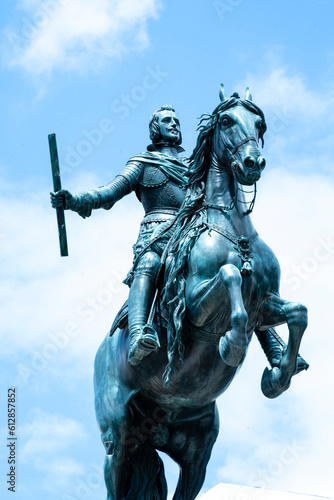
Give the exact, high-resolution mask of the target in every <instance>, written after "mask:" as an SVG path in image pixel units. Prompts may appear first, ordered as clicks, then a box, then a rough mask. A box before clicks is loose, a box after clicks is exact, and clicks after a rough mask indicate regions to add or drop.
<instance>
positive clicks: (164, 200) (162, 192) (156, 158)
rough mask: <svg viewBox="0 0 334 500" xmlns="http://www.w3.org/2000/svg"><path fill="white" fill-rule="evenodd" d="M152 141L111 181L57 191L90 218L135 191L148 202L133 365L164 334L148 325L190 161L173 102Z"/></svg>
mask: <svg viewBox="0 0 334 500" xmlns="http://www.w3.org/2000/svg"><path fill="white" fill-rule="evenodd" d="M149 132H150V139H151V141H152V143H151V144H150V145H149V146H148V147H147V150H148V151H147V152H145V153H141V154H140V155H137V156H133V157H132V158H130V160H129V161H128V163H127V164H126V166H125V168H124V169H123V170H122V172H121V173H120V174H119V175H117V176H116V177H115V179H114V180H112V181H111V182H110V183H109V184H107V185H106V186H103V187H100V188H98V189H95V190H93V191H89V192H86V193H79V194H78V195H72V194H71V193H70V192H69V191H67V190H61V191H58V192H57V193H51V203H52V206H53V207H54V208H57V207H60V206H62V207H63V208H64V209H65V210H68V209H69V210H73V211H75V212H77V213H78V214H79V215H81V217H83V218H85V217H89V216H90V215H91V213H92V210H93V209H98V208H104V209H106V210H109V209H110V208H111V207H112V206H113V205H114V204H115V203H116V202H117V201H118V200H120V199H121V198H123V196H125V195H127V194H129V193H130V192H132V191H135V192H136V195H137V197H138V199H139V200H140V202H141V203H142V204H143V207H144V210H145V216H144V219H143V221H142V223H141V226H140V231H139V236H138V240H137V243H136V244H135V245H134V262H133V267H132V269H131V271H130V272H129V274H128V276H127V278H126V280H125V281H124V282H125V283H126V284H128V285H129V286H130V292H129V302H128V322H129V333H130V350H129V357H128V359H129V362H130V363H131V364H133V365H135V364H138V363H140V361H141V360H142V359H143V358H144V357H145V356H147V355H148V354H150V353H151V352H153V351H156V350H157V349H158V348H159V347H160V344H159V339H158V335H157V333H156V332H155V330H154V329H153V328H152V326H151V325H147V320H148V317H149V313H150V309H151V307H152V302H153V296H154V293H155V288H156V281H157V274H158V271H159V268H160V261H161V255H162V253H163V250H164V248H165V246H166V244H167V241H168V240H169V238H170V236H171V234H172V232H173V221H174V220H175V217H176V214H177V212H178V210H179V208H180V206H181V204H182V202H183V199H184V186H185V183H186V177H187V171H188V165H187V161H186V160H185V159H181V158H178V153H179V152H181V151H184V150H183V148H181V147H180V144H181V142H182V136H181V131H180V122H179V120H178V118H177V117H176V115H175V110H174V108H173V107H172V106H169V105H166V106H162V107H161V108H160V109H158V110H157V111H155V113H154V114H153V115H152V117H151V119H150V123H149Z"/></svg>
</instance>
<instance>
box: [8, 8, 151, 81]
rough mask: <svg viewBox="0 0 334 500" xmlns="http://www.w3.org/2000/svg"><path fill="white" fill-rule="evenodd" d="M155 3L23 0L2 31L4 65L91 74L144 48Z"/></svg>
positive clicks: (39, 72) (41, 71)
mask: <svg viewBox="0 0 334 500" xmlns="http://www.w3.org/2000/svg"><path fill="white" fill-rule="evenodd" d="M160 6H161V2H160V0H48V1H42V0H25V1H24V2H21V4H20V7H21V11H23V13H24V16H23V17H21V19H20V21H19V22H17V23H16V25H15V27H13V26H11V27H9V26H8V27H7V28H6V30H5V31H4V35H5V39H6V45H5V46H4V47H3V51H4V54H5V60H6V62H7V64H8V65H10V66H18V67H20V68H22V69H24V70H25V71H26V72H28V73H31V74H34V75H39V74H42V73H48V72H50V71H52V70H53V69H55V68H58V69H59V68H61V69H65V70H80V71H82V70H83V71H84V70H87V69H88V68H89V71H92V70H95V69H96V68H97V67H98V66H99V65H100V64H104V63H105V62H106V61H107V60H108V59H109V58H113V57H119V56H121V55H122V54H123V53H124V52H125V51H127V50H135V51H141V50H143V49H145V48H146V47H147V46H148V44H149V40H148V35H147V21H148V20H149V19H151V18H156V17H157V15H158V12H159V9H160Z"/></svg>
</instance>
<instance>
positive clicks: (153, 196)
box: [136, 165, 184, 213]
mask: <svg viewBox="0 0 334 500" xmlns="http://www.w3.org/2000/svg"><path fill="white" fill-rule="evenodd" d="M138 184H139V187H138V189H137V190H136V193H137V196H138V198H139V199H140V201H141V203H142V204H143V207H144V209H145V212H146V213H147V212H150V211H152V210H155V209H158V208H163V207H166V208H168V207H170V208H180V206H181V205H182V202H183V198H184V192H183V189H182V188H181V187H180V186H179V185H178V184H176V183H175V182H174V181H172V180H170V178H169V177H168V175H167V174H166V173H164V172H162V171H161V170H160V169H159V167H156V166H154V165H145V167H144V169H143V173H142V175H141V178H140V179H139V182H138Z"/></svg>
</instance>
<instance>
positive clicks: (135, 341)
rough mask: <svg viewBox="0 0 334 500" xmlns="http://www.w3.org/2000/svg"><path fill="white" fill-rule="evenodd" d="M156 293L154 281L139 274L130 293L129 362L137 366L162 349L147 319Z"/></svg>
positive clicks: (147, 276)
mask: <svg viewBox="0 0 334 500" xmlns="http://www.w3.org/2000/svg"><path fill="white" fill-rule="evenodd" d="M154 292H155V286H154V280H152V278H151V276H149V275H142V274H137V275H136V276H135V277H134V279H133V282H132V284H131V288H130V293H129V333H130V349H129V355H128V361H129V363H131V364H132V365H137V364H138V363H140V362H141V360H142V359H143V358H144V357H145V356H148V355H149V354H151V353H152V352H155V351H157V350H158V349H159V347H160V342H159V337H158V334H157V332H156V331H155V330H154V328H153V327H152V325H148V324H147V319H148V316H149V313H150V310H151V307H152V302H153V295H154Z"/></svg>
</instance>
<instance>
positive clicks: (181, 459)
mask: <svg viewBox="0 0 334 500" xmlns="http://www.w3.org/2000/svg"><path fill="white" fill-rule="evenodd" d="M169 430H170V440H169V442H168V443H167V445H166V446H165V447H163V448H162V451H164V452H165V453H167V454H168V455H169V456H170V457H171V458H172V459H173V460H174V461H175V462H177V463H178V464H179V466H180V469H181V470H180V476H179V481H178V484H177V488H176V491H175V494H174V496H173V500H194V499H195V498H196V496H197V495H198V493H199V491H200V489H201V487H202V485H203V483H204V479H205V473H206V467H207V464H208V461H209V459H210V456H211V450H212V447H213V445H214V443H215V441H216V439H217V436H218V431H219V416H218V411H217V408H216V405H215V404H211V405H210V410H209V412H206V413H205V414H204V415H203V416H202V417H199V418H197V419H196V420H187V421H183V422H179V423H176V424H174V425H172V426H170V427H169Z"/></svg>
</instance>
